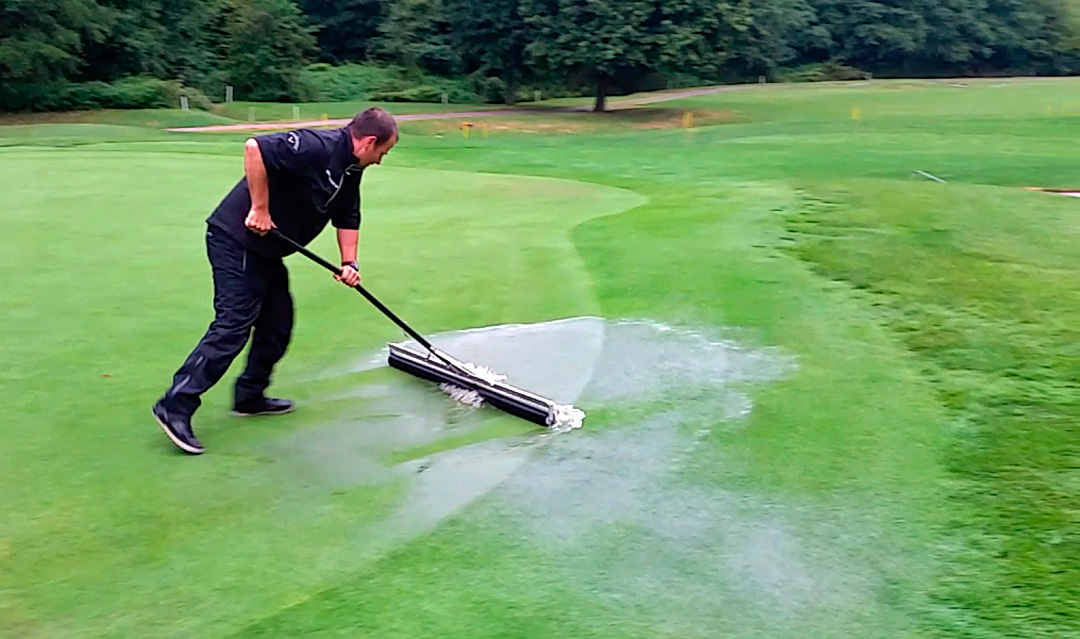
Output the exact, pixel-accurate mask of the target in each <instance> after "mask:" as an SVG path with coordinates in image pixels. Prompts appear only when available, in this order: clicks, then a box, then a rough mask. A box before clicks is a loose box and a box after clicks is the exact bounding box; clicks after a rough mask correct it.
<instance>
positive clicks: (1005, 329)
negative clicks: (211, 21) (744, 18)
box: [0, 80, 1080, 638]
mask: <svg viewBox="0 0 1080 639" xmlns="http://www.w3.org/2000/svg"><path fill="white" fill-rule="evenodd" d="M667 106H671V107H673V108H676V109H680V108H687V109H690V108H707V109H722V110H724V111H728V112H731V113H732V114H734V117H733V118H732V120H731V121H730V122H729V123H726V124H722V125H718V126H710V127H703V128H699V129H692V130H688V131H683V130H645V129H638V128H635V126H634V124H633V121H632V120H628V121H627V125H626V127H625V129H624V130H622V131H617V132H613V123H618V122H619V120H618V118H619V116H618V114H610V115H609V116H600V115H594V114H581V115H582V118H583V121H584V122H588V121H589V120H588V119H589V118H594V117H596V118H600V117H603V118H605V120H604V122H603V127H602V130H600V131H598V132H595V133H577V134H573V135H542V136H538V135H524V134H514V133H502V134H498V135H491V136H489V137H483V138H478V137H477V136H472V137H470V138H464V137H461V136H449V135H441V134H428V133H425V131H426V130H425V129H421V128H416V129H411V128H410V126H408V125H406V126H404V127H403V135H402V143H401V145H400V146H399V147H398V148H397V149H395V150H394V151H393V152H392V153H391V155H390V156H389V158H388V161H387V164H388V165H387V166H384V167H378V168H376V169H372V170H371V172H370V173H369V174H367V175H366V176H365V178H364V186H363V191H362V198H363V209H364V226H363V230H362V237H361V264H362V266H363V269H362V270H363V275H364V282H365V284H367V285H368V286H369V287H370V289H371V290H372V291H373V292H374V293H375V294H376V295H377V296H379V297H380V299H382V300H383V301H384V302H385V303H386V304H387V305H388V306H389V307H390V308H392V309H394V310H395V311H397V312H399V313H400V314H401V315H402V316H403V317H404V318H405V319H406V320H408V321H410V322H411V323H412V324H413V325H414V326H415V327H416V328H417V329H419V330H421V332H425V333H430V334H438V335H439V336H440V339H445V340H448V341H449V342H448V343H454V344H462V345H464V344H466V343H467V344H473V345H476V344H483V343H484V342H485V341H486V346H484V348H488V349H490V350H489V352H490V353H491V354H492V356H493V357H508V358H509V360H508V362H510V363H511V364H512V365H514V366H521V367H522V369H521V372H522V374H526V373H535V372H536V371H529V367H530V366H532V367H534V368H548V369H553V370H545V371H540V372H542V373H543V374H544V375H543V376H542V378H543V379H551V380H559V379H560V378H562V379H561V381H562V382H564V383H565V384H566V387H567V388H569V387H570V386H573V387H575V388H577V389H578V391H575V395H576V397H575V398H574V400H575V401H576V402H578V403H579V404H580V405H581V407H582V408H584V409H585V410H586V411H588V413H589V416H588V418H587V420H586V425H585V428H584V429H582V430H580V431H574V432H573V433H570V434H567V435H560V436H557V437H543V436H541V434H540V433H539V432H538V431H537V429H535V428H534V427H533V426H532V425H530V424H526V423H523V422H521V421H520V420H515V419H512V418H509V417H505V416H501V415H499V414H497V413H495V412H494V411H492V410H491V409H484V410H482V411H480V412H479V413H472V412H469V411H467V410H463V409H460V408H454V407H450V406H449V404H447V403H446V402H447V401H448V400H446V399H445V398H442V397H441V396H440V395H439V394H438V393H437V392H436V391H433V390H431V389H428V388H426V387H425V386H424V385H423V384H422V383H420V382H417V381H415V380H412V379H411V378H410V379H403V378H402V377H401V376H400V375H398V374H396V373H395V372H393V371H387V370H385V369H384V368H382V367H380V366H378V365H377V364H372V361H373V359H374V360H376V361H377V358H378V352H379V349H380V347H381V346H382V345H384V344H385V343H386V342H387V341H392V340H398V339H400V331H399V330H398V329H396V327H394V326H393V324H392V323H390V322H389V320H387V319H386V318H383V317H382V316H380V315H379V314H378V313H377V312H376V311H375V309H373V308H372V307H371V306H370V305H368V304H367V303H366V302H364V300H363V299H362V298H361V297H360V296H358V295H356V294H355V293H353V292H351V291H348V290H347V289H344V288H343V287H341V286H340V285H339V284H337V283H335V282H334V281H333V280H332V279H331V278H330V276H329V275H328V274H327V273H325V272H324V271H322V269H321V268H319V267H318V266H316V265H314V264H311V263H310V262H307V261H306V260H304V259H303V258H302V257H301V256H295V257H291V258H289V261H288V263H289V265H290V272H291V277H292V282H293V284H292V288H293V291H294V296H295V299H296V306H297V313H298V319H297V326H296V331H295V334H294V340H293V343H292V345H291V347H290V352H289V354H288V355H287V357H286V358H285V360H284V361H283V362H282V364H281V365H280V367H279V369H278V372H277V376H276V378H275V386H274V390H275V392H277V393H280V394H282V395H286V396H289V397H292V398H294V399H296V400H298V402H299V404H300V409H299V410H298V411H297V412H296V413H294V414H291V415H288V416H284V417H280V418H273V419H252V420H237V419H233V418H231V417H229V416H228V415H227V407H228V399H229V381H231V375H232V373H231V374H230V376H227V377H226V380H225V381H223V383H222V384H221V385H220V386H219V387H217V388H215V389H214V390H213V391H211V392H210V393H209V394H208V395H207V398H206V399H207V401H206V403H205V405H204V407H203V408H202V409H201V410H200V412H199V413H198V414H197V416H196V421H195V426H196V429H197V432H198V434H199V436H200V438H201V439H202V440H203V441H204V443H206V445H207V448H208V452H207V454H206V455H205V456H203V457H200V458H189V457H185V456H181V455H179V454H177V453H176V452H175V451H174V450H173V449H172V447H171V446H170V444H169V443H168V441H167V440H166V439H165V437H164V436H163V435H162V434H161V433H160V431H158V430H157V427H156V425H155V424H154V423H153V421H152V419H151V418H150V414H149V406H150V404H151V403H152V402H153V400H154V399H155V398H156V396H157V395H158V394H159V393H160V392H161V391H162V390H163V389H164V387H165V385H166V384H167V383H168V380H169V377H170V375H171V374H172V372H173V371H174V370H175V368H176V367H177V366H178V365H179V363H180V362H181V361H182V359H183V357H185V356H186V355H187V353H188V351H189V349H190V348H191V346H193V345H194V343H195V342H196V340H197V339H198V338H199V336H200V335H201V333H202V331H203V330H204V329H205V326H206V324H207V323H208V322H209V320H210V317H211V307H210V299H211V288H210V280H209V273H208V267H207V265H206V260H205V249H204V247H203V238H202V235H203V233H204V227H203V224H202V221H203V219H204V218H205V217H206V215H207V214H208V213H209V211H210V210H211V209H212V207H213V206H214V205H215V204H216V203H217V201H218V199H219V198H220V197H221V195H222V194H223V193H224V192H225V191H226V190H227V189H228V188H229V187H231V185H232V184H233V182H234V181H235V179H236V178H237V177H238V175H239V173H240V170H241V165H240V156H239V154H238V153H237V152H236V149H237V148H239V146H240V143H241V142H242V139H243V138H242V136H240V135H229V136H221V137H218V136H205V137H203V136H199V135H195V134H183V135H179V134H178V135H164V134H162V133H160V132H156V131H152V130H149V129H140V128H136V127H106V128H100V127H96V126H95V125H51V126H46V127H17V128H13V129H12V130H11V131H8V132H6V133H5V132H4V131H3V130H2V129H0V138H2V139H0V175H3V176H4V189H3V191H2V194H0V220H2V222H3V228H4V230H5V233H4V234H3V236H0V242H2V245H0V249H2V250H0V276H2V281H3V282H4V293H3V300H4V303H3V314H2V316H0V344H2V353H3V360H4V366H3V368H0V390H2V394H3V397H4V398H5V401H6V402H7V404H8V405H7V406H6V410H5V411H4V413H3V416H2V417H0V442H2V445H0V493H2V494H3V496H4V501H5V509H4V512H3V515H0V593H2V596H0V631H2V632H0V634H3V633H7V634H12V636H25V637H35V638H36V637H60V636H65V637H66V636H87V637H128V636H140V637H190V636H199V637H293V636H305V637H380V638H382V637H444V636H469V637H506V636H527V637H642V638H645V637H649V638H653V637H680V638H681V637H792V636H799V637H841V636H853V635H857V636H860V637H883V638H884V637H889V638H893V637H1007V636H1017V635H1020V636H1025V637H1063V636H1075V635H1076V634H1077V633H1078V632H1080V622H1078V621H1077V618H1076V616H1075V613H1074V612H1073V611H1072V608H1073V603H1074V602H1075V601H1076V600H1077V598H1080V584H1078V583H1077V580H1076V579H1075V577H1073V576H1072V575H1075V574H1076V573H1077V571H1080V552H1078V551H1077V548H1078V545H1077V544H1078V538H1077V533H1076V531H1077V530H1078V528H1077V524H1080V522H1078V521H1077V519H1076V513H1078V512H1080V506H1078V504H1077V497H1076V491H1075V490H1074V488H1075V486H1076V479H1077V474H1076V468H1075V458H1076V457H1075V456H1076V454H1077V451H1078V448H1077V446H1078V444H1080V442H1078V439H1077V434H1076V432H1075V428H1073V427H1072V425H1074V424H1075V423H1076V421H1077V417H1078V412H1077V411H1078V407H1077V404H1076V397H1077V396H1080V394H1078V393H1077V391H1078V390H1080V389H1078V388H1077V386H1076V380H1077V379H1078V378H1080V370H1078V369H1077V362H1078V361H1080V354H1078V353H1077V351H1076V344H1078V343H1080V339H1078V338H1080V335H1078V334H1077V328H1076V327H1077V326H1080V295H1078V289H1077V282H1078V281H1080V254H1078V249H1077V247H1078V246H1080V243H1078V242H1077V239H1078V238H1077V234H1078V230H1080V226H1078V225H1077V223H1076V220H1077V217H1076V215H1077V212H1078V211H1077V205H1078V204H1080V201H1078V200H1076V199H1075V198H1068V197H1062V196H1058V195H1052V194H1047V193H1036V192H1031V191H1027V190H1024V189H1023V188H1022V187H1029V186H1048V187H1062V188H1065V187H1077V186H1080V175H1078V174H1077V172H1076V162H1075V159H1076V155H1075V149H1074V148H1073V147H1074V146H1075V145H1074V143H1073V141H1074V140H1075V139H1076V137H1077V133H1080V118H1078V117H1077V115H1076V114H1080V82H1077V81H1075V80H1045V81H1035V80H1015V81H1007V80H997V81H992V82H991V81H983V82H952V83H950V82H873V83H869V84H866V85H850V84H849V85H824V86H793V87H771V86H770V87H764V88H753V89H744V90H738V91H732V92H721V93H718V94H715V95H710V96H702V97H696V98H692V99H688V100H683V101H679V102H676V103H671V104H670V105H667ZM1048 107H1049V108H1048ZM553 117H558V118H565V117H566V115H565V114H560V115H557V116H555V115H553ZM915 171H924V172H926V173H929V174H931V175H933V176H935V177H938V178H939V179H942V180H944V181H945V182H944V183H940V182H935V181H932V180H927V179H925V178H924V177H922V176H921V175H920V174H917V173H915ZM313 248H314V249H315V250H316V251H317V252H319V253H321V254H323V255H326V256H328V257H330V258H334V257H336V255H335V253H334V251H335V250H336V248H335V246H334V243H333V240H332V237H331V234H330V233H327V234H325V235H324V236H323V237H322V238H320V239H319V240H318V241H317V242H316V243H314V244H313ZM504 325H520V327H519V328H513V327H510V328H507V327H505V326H504ZM482 327H501V328H497V329H491V330H492V332H491V333H490V334H489V333H484V332H476V331H474V332H469V333H458V332H457V331H463V330H467V329H478V328H482ZM485 335H489V336H490V339H486V340H485V338H484V336H485ZM454 340H459V341H457V342H455V341H454ZM460 340H466V341H460ZM499 340H502V341H499ZM515 340H517V341H515ZM500 344H508V345H509V346H506V347H502V346H498V345H500ZM496 346H498V348H496ZM500 349H501V350H500ZM515 355H518V356H524V357H517V358H515V357H514V356H515ZM575 357H576V359H575ZM522 359H526V360H528V361H520V360H522ZM561 361H564V362H572V363H574V364H575V365H574V366H573V367H571V368H572V369H573V370H566V371H565V375H563V374H562V371H561V370H559V367H558V366H556V365H553V364H552V362H561ZM234 372H235V368H234ZM537 374H539V373H537Z"/></svg>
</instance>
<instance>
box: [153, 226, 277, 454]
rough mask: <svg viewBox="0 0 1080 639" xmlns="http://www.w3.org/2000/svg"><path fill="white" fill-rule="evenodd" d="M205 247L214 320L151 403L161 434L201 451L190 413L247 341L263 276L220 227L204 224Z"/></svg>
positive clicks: (263, 288) (263, 285)
mask: <svg viewBox="0 0 1080 639" xmlns="http://www.w3.org/2000/svg"><path fill="white" fill-rule="evenodd" d="M206 251H207V256H208V257H209V259H210V265H211V268H212V271H213V278H214V313H215V315H214V320H213V321H212V322H211V323H210V327H209V328H208V329H207V331H206V334H205V335H203V338H202V340H200V341H199V343H198V345H197V346H196V347H195V349H194V350H193V351H192V352H191V354H190V355H188V357H187V359H186V360H185V361H184V363H183V365H182V366H181V367H180V369H179V370H177V371H176V374H175V375H174V376H173V383H172V386H170V387H169V389H168V390H167V391H166V392H165V395H164V396H163V397H162V398H161V399H160V400H158V403H157V404H155V406H154V415H155V417H156V418H157V419H158V421H159V423H161V425H162V427H163V428H164V429H165V432H166V434H168V435H169V436H170V439H172V440H173V442H174V443H176V445H177V446H179V447H180V448H182V449H184V450H185V451H187V452H189V453H199V452H202V444H201V443H199V441H198V440H197V439H196V438H195V435H194V432H192V431H191V425H190V420H191V416H192V415H193V414H194V413H195V411H196V409H198V408H199V405H200V404H201V403H202V400H201V396H202V394H203V393H205V392H206V391H208V390H209V389H210V388H211V387H212V386H213V385H214V384H216V383H217V382H218V380H220V379H221V377H222V375H224V374H225V371H227V370H228V368H229V365H230V364H232V362H233V360H234V359H236V356H237V355H239V354H240V351H241V350H243V348H244V345H245V344H246V343H247V340H248V336H249V335H250V333H251V327H252V325H253V324H254V323H255V321H256V319H257V318H258V316H259V311H260V309H261V306H262V300H263V296H264V295H265V293H266V287H267V280H268V278H267V274H266V273H265V272H260V269H259V268H258V267H259V264H258V263H257V261H256V260H254V259H252V257H253V256H250V255H248V254H247V253H246V251H245V250H244V248H243V247H242V246H240V244H239V243H238V242H236V240H234V239H232V238H231V237H229V236H228V235H227V234H226V233H225V232H224V231H221V230H219V229H216V228H211V229H208V230H207V234H206Z"/></svg>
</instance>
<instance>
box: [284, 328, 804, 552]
mask: <svg viewBox="0 0 1080 639" xmlns="http://www.w3.org/2000/svg"><path fill="white" fill-rule="evenodd" d="M430 339H431V341H432V343H433V344H434V345H435V346H436V347H438V348H440V349H442V350H444V351H446V352H447V353H450V354H451V355H453V356H454V357H456V358H458V359H461V360H463V361H470V362H476V363H479V364H482V365H484V366H486V367H488V368H490V369H492V370H495V371H498V372H499V373H501V374H504V375H506V376H507V377H508V378H509V380H510V382H511V383H513V384H515V385H517V386H519V387H521V388H525V389H528V390H530V391H532V392H535V393H538V394H541V395H544V396H546V397H549V398H551V399H554V400H555V401H558V402H560V403H575V404H579V405H581V407H582V408H585V409H586V410H588V409H589V408H598V407H601V406H616V405H621V404H626V403H648V402H653V401H656V400H659V399H663V398H665V397H669V396H674V395H678V394H684V393H687V392H697V393H699V394H700V393H701V392H703V391H705V392H706V395H705V396H704V397H702V398H699V400H698V403H699V404H700V405H701V406H705V407H707V409H708V410H709V411H710V414H711V415H712V416H713V417H714V418H715V419H717V420H734V419H738V418H739V417H741V416H744V415H746V414H747V413H748V412H749V411H750V408H751V402H750V399H749V397H748V396H747V395H746V394H745V393H744V392H741V391H739V390H738V389H736V388H734V387H733V385H737V384H740V383H745V382H756V381H764V380H767V379H772V378H774V377H776V376H778V375H780V374H782V372H783V371H784V370H785V367H786V366H788V365H789V363H788V362H786V360H784V359H783V358H780V357H778V356H777V355H776V354H771V353H766V352H764V351H759V350H752V349H747V348H743V347H741V346H739V345H738V344H736V343H734V342H732V341H726V340H719V339H715V338H711V337H709V336H706V335H705V334H703V333H699V332H693V331H687V330H681V329H675V328H672V327H669V326H666V325H663V324H659V323H653V322H636V321H614V322H611V321H605V320H603V319H601V318H596V317H578V318H571V319H564V320H558V321H552V322H545V323H540V324H516V325H507V326H497V327H489V328H481V329H473V330H466V331H459V332H454V333H446V334H441V335H435V336H433V337H431V338H430ZM385 362H386V353H385V351H382V352H379V353H374V354H370V353H369V354H366V355H364V356H362V357H360V358H358V359H357V360H356V361H354V362H353V364H352V365H350V366H349V367H347V369H346V370H345V371H344V372H343V374H345V375H357V374H364V373H369V372H371V371H373V370H375V369H378V368H384V367H385V366H386V364H385ZM394 372H395V373H396V372H397V371H394ZM317 400H322V401H334V402H340V403H342V404H343V408H344V409H345V410H347V416H345V417H342V418H340V419H338V420H336V421H334V422H332V423H328V424H325V425H322V426H317V427H313V428H307V429H304V430H303V431H302V432H300V433H297V434H296V435H295V436H294V437H291V438H287V440H285V441H281V442H278V443H277V444H276V448H277V451H275V456H277V457H278V458H282V456H285V457H286V458H287V460H286V462H285V463H288V464H290V466H291V473H290V474H291V475H293V476H295V475H297V474H300V475H304V476H305V477H306V479H307V480H308V481H309V482H312V483H316V482H321V483H325V484H327V485H329V486H332V487H335V488H339V487H345V486H351V485H358V484H364V483H373V482H379V481H387V480H398V479H400V478H401V477H403V476H406V475H411V477H410V478H409V480H408V481H409V489H408V492H407V495H406V497H405V498H404V500H403V502H402V504H401V507H400V508H399V511H398V513H397V514H396V515H394V517H392V519H393V520H394V521H393V522H391V523H390V524H389V525H399V524H400V525H405V524H404V523H403V522H412V523H410V524H409V525H408V527H409V528H415V529H416V531H417V532H419V531H420V530H421V529H422V528H423V526H418V525H416V522H422V523H424V525H426V526H432V525H434V524H436V523H437V522H438V521H439V520H441V519H442V518H443V517H445V516H448V515H449V514H451V513H452V512H454V511H455V510H457V509H458V508H461V507H463V506H465V505H466V504H468V503H469V502H470V501H472V500H473V499H475V498H476V497H478V496H480V495H482V494H484V493H485V492H487V491H488V490H490V489H491V488H493V487H494V486H496V485H498V484H499V483H500V482H502V481H504V480H505V479H506V478H507V477H510V476H511V475H512V474H513V473H514V472H515V471H516V470H518V468H520V467H521V466H522V465H524V464H525V463H526V462H527V461H528V460H529V458H530V456H531V454H532V452H533V451H534V450H535V449H537V448H541V447H543V446H544V445H545V442H546V441H547V440H548V439H552V437H549V436H548V435H547V434H546V433H545V432H544V431H542V430H532V431H529V433H528V434H527V435H523V436H522V437H518V438H511V439H509V440H499V441H491V442H485V443H482V444H475V445H471V446H465V447H461V448H456V449H454V450H450V451H446V452H442V453H436V454H432V455H429V456H427V457H425V458H424V459H422V460H415V461H411V462H407V463H405V464H400V465H398V466H397V467H389V466H387V465H386V460H387V459H388V458H389V457H390V456H391V455H392V454H394V453H395V452H400V451H403V450H408V449H411V448H416V447H420V446H425V445H430V444H435V443H437V442H439V441H440V440H443V439H445V438H447V437H451V436H454V437H457V436H466V435H468V434H469V433H472V432H474V431H476V430H477V429H480V428H483V427H484V426H485V425H489V424H490V423H491V422H492V420H495V419H503V418H504V417H503V415H502V413H500V412H499V411H497V410H495V409H493V408H490V407H483V408H480V409H475V408H472V407H469V406H464V405H461V404H458V403H455V402H454V401H452V400H451V399H450V398H448V397H447V396H446V395H445V394H444V393H443V392H442V391H440V390H439V389H438V388H437V387H436V386H435V385H433V384H429V383H427V382H423V381H420V380H416V379H413V378H411V377H409V376H406V375H404V374H401V375H396V376H393V377H391V378H389V381H387V380H386V379H379V380H378V381H369V382H366V383H359V384H358V385H356V386H355V387H353V388H351V389H349V390H347V391H345V392H338V393H335V394H327V395H325V396H323V397H321V398H317ZM585 428H586V429H588V420H586V426H585ZM576 432H581V431H576ZM573 436H574V435H570V437H573ZM633 445H635V444H634V442H628V443H627V444H626V446H633ZM656 452H657V451H656V450H643V451H641V456H642V457H643V459H641V460H637V462H636V463H638V464H639V465H640V466H641V468H645V467H647V464H646V460H645V459H644V458H646V457H647V458H649V459H652V458H655V456H656ZM420 471H422V472H420ZM570 479H572V476H567V477H565V478H563V477H554V476H553V477H550V478H548V480H547V482H546V483H549V484H550V483H551V482H555V483H558V482H561V481H568V480H570ZM556 490H558V489H557V488H556ZM436 504H438V505H436Z"/></svg>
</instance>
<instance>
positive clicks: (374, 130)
mask: <svg viewBox="0 0 1080 639" xmlns="http://www.w3.org/2000/svg"><path fill="white" fill-rule="evenodd" d="M349 132H350V133H352V136H353V137H354V138H356V139H358V140H359V139H360V138H364V137H367V136H369V135H373V136H375V143H376V144H383V143H385V142H386V141H387V140H389V139H390V138H391V137H393V136H394V134H395V133H397V122H395V121H394V116H392V115H390V114H389V113H387V112H386V110H385V109H380V108H379V107H371V108H370V109H365V110H363V111H361V112H360V113H357V114H356V117H354V118H353V119H352V122H350V123H349Z"/></svg>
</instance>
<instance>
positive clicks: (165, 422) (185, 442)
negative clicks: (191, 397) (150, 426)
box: [151, 402, 206, 455]
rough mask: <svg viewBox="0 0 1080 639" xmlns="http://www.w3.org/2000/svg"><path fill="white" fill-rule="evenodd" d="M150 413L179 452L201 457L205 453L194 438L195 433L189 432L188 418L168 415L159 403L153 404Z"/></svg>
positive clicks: (200, 443) (189, 422) (200, 444)
mask: <svg viewBox="0 0 1080 639" xmlns="http://www.w3.org/2000/svg"><path fill="white" fill-rule="evenodd" d="M151 412H153V414H154V419H156V420H157V423H158V424H159V425H160V426H161V430H163V431H165V434H166V435H168V436H169V439H171V440H172V442H173V443H174V444H176V445H177V446H178V447H179V448H180V450H182V451H184V452H185V453H189V454H191V455H201V454H203V453H204V452H205V451H206V449H205V448H203V445H202V442H200V441H199V440H198V438H196V437H195V432H194V431H193V430H191V421H190V419H189V418H187V417H182V416H180V415H173V414H170V413H169V412H168V411H166V410H165V408H164V407H162V405H161V402H158V403H157V404H154V408H153V410H152V411H151Z"/></svg>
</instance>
